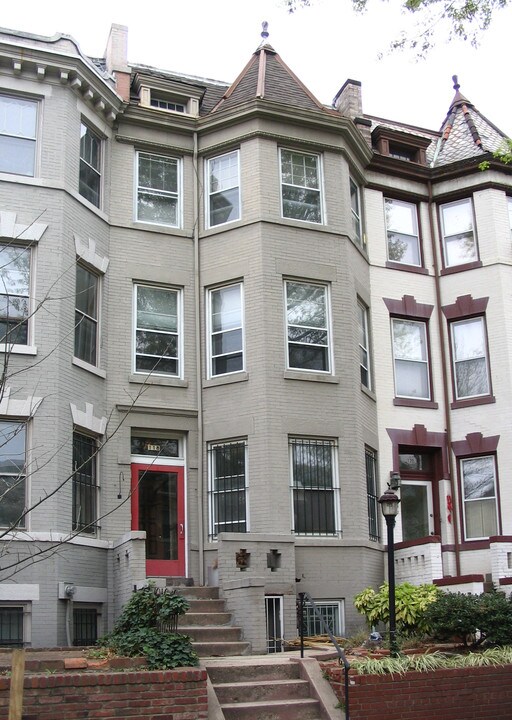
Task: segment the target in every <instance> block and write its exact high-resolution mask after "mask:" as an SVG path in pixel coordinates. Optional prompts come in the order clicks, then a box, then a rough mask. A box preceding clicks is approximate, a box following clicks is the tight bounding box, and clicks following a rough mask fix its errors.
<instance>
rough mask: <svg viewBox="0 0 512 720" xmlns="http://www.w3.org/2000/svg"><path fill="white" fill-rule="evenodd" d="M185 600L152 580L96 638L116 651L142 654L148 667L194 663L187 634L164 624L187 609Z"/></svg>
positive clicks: (172, 622) (130, 655)
mask: <svg viewBox="0 0 512 720" xmlns="http://www.w3.org/2000/svg"><path fill="white" fill-rule="evenodd" d="M188 608H189V604H188V602H187V600H186V599H185V598H184V597H182V596H181V595H179V594H178V593H177V592H176V591H175V590H173V591H170V590H167V589H166V588H164V589H160V588H157V587H155V585H154V584H152V583H150V584H149V585H146V586H144V587H143V588H141V589H140V590H136V591H135V592H134V593H133V595H132V596H131V598H130V600H129V601H128V602H127V603H126V605H125V606H124V608H123V612H122V613H121V615H120V617H119V619H118V621H117V622H116V624H115V627H114V630H113V631H112V632H111V633H109V634H108V635H105V636H104V637H103V638H101V639H100V640H99V641H98V642H99V644H100V645H101V646H103V647H107V648H109V649H110V650H112V651H114V652H115V653H117V654H118V655H125V656H127V657H134V656H135V655H144V656H145V657H146V660H147V664H148V668H149V669H150V670H169V669H172V668H175V667H182V666H184V665H197V664H198V662H199V661H198V657H197V655H196V653H195V652H194V650H193V649H192V646H191V643H190V638H189V637H188V636H187V635H180V634H178V633H176V632H167V631H166V629H165V628H168V627H169V626H172V625H175V623H174V620H175V619H177V616H178V615H183V614H184V613H186V612H187V610H188Z"/></svg>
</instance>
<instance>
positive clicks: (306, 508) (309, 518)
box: [290, 438, 340, 535]
mask: <svg viewBox="0 0 512 720" xmlns="http://www.w3.org/2000/svg"><path fill="white" fill-rule="evenodd" d="M335 450H336V443H335V441H334V440H319V439H311V438H291V439H290V464H291V474H292V495H293V529H292V532H295V533H297V534H298V535H338V534H339V532H340V528H339V519H338V518H339V512H338V507H339V488H338V487H337V475H336V472H335Z"/></svg>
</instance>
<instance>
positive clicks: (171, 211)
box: [137, 153, 181, 227]
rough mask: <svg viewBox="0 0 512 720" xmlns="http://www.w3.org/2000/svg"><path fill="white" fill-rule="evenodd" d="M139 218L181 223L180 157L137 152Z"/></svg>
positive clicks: (175, 224) (152, 221)
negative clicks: (178, 158)
mask: <svg viewBox="0 0 512 720" xmlns="http://www.w3.org/2000/svg"><path fill="white" fill-rule="evenodd" d="M137 167H138V175H137V178H138V179H137V220H140V221H143V222H149V223H155V224H157V225H169V226H170V227H179V225H180V197H179V191H180V182H181V179H180V161H179V160H176V159H174V158H168V157H163V156H159V155H148V154H147V153H138V155H137Z"/></svg>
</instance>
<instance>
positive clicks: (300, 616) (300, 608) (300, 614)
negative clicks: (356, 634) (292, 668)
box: [297, 592, 350, 720]
mask: <svg viewBox="0 0 512 720" xmlns="http://www.w3.org/2000/svg"><path fill="white" fill-rule="evenodd" d="M304 600H307V602H308V604H309V605H310V606H311V608H312V610H313V612H314V613H315V618H316V619H317V620H318V621H319V623H320V625H321V627H322V630H323V631H324V633H325V634H326V635H328V636H329V640H330V641H331V642H332V644H333V645H334V648H335V650H336V652H337V654H338V662H339V664H340V665H343V668H344V670H345V672H344V673H343V675H344V685H345V720H350V712H349V702H348V690H349V681H348V671H349V670H350V663H349V661H348V660H347V657H346V655H345V653H344V651H343V648H342V647H340V645H339V643H338V641H337V640H336V638H335V637H334V635H333V634H332V632H331V629H330V628H329V626H328V625H327V623H326V622H325V620H324V618H323V616H322V614H321V613H320V611H319V609H318V607H317V606H316V605H315V601H314V600H313V598H312V597H311V595H310V594H309V593H307V592H300V593H299V600H298V605H297V625H298V628H299V636H300V656H301V658H303V657H304V627H305V621H304V608H305V602H304Z"/></svg>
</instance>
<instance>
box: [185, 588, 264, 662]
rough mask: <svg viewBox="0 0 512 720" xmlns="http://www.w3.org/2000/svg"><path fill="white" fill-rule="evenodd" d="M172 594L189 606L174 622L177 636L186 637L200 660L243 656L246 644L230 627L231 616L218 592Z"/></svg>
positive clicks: (189, 590) (248, 649) (200, 590)
mask: <svg viewBox="0 0 512 720" xmlns="http://www.w3.org/2000/svg"><path fill="white" fill-rule="evenodd" d="M176 590H177V591H178V592H179V593H180V595H183V597H185V598H186V599H187V600H188V602H189V603H190V608H189V610H188V612H187V613H185V615H181V616H180V618H179V621H178V628H179V632H180V633H183V634H184V635H189V636H190V637H191V639H192V647H193V648H194V650H195V651H196V653H197V654H198V655H199V657H200V658H204V657H225V656H231V655H235V656H236V655H247V654H249V653H250V652H251V646H250V643H248V642H244V641H243V640H242V630H241V628H239V627H235V626H233V625H231V613H229V612H227V611H226V606H225V601H224V600H221V599H219V588H217V587H199V586H197V587H196V586H194V585H192V586H178V587H176Z"/></svg>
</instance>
